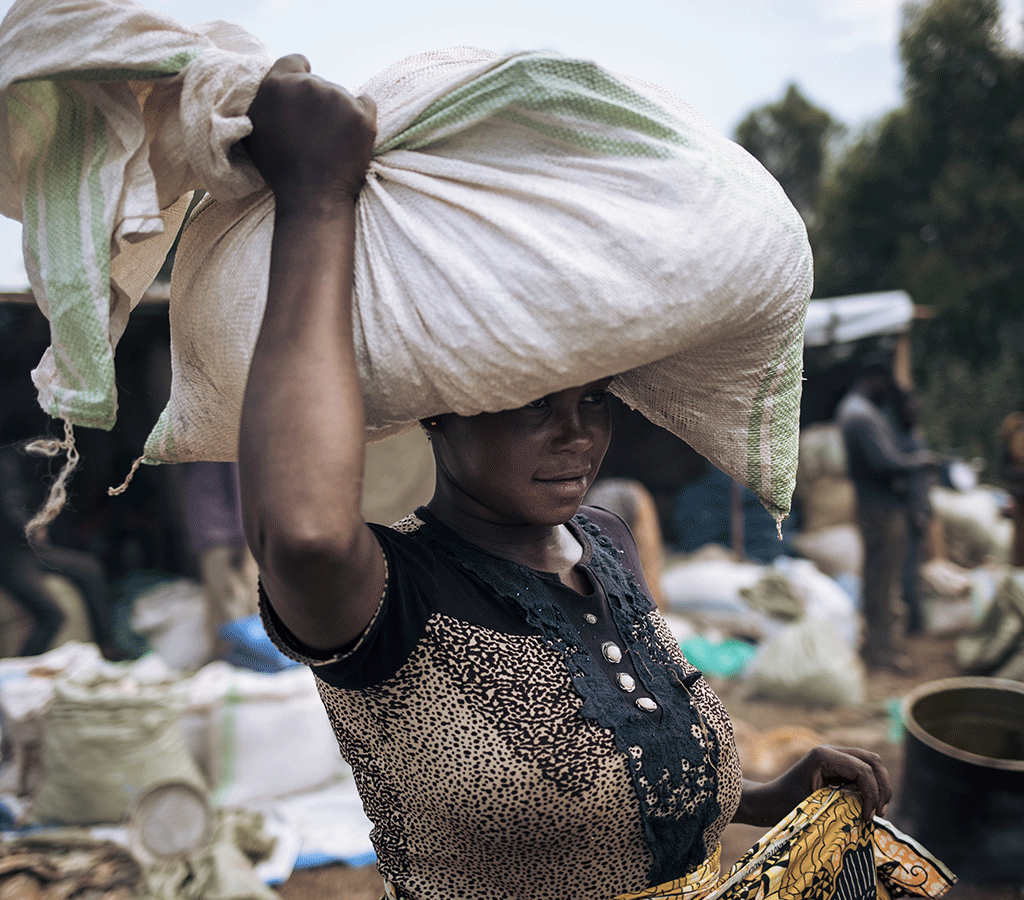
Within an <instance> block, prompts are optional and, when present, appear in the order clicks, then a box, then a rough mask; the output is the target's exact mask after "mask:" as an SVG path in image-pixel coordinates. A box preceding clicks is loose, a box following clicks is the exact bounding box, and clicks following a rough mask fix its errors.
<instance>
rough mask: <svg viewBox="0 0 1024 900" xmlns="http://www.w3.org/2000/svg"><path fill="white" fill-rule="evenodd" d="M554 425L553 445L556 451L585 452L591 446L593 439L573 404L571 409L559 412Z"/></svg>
mask: <svg viewBox="0 0 1024 900" xmlns="http://www.w3.org/2000/svg"><path fill="white" fill-rule="evenodd" d="M555 424H556V429H557V430H556V434H555V445H556V447H557V448H558V449H560V450H587V449H589V448H590V447H591V446H592V445H593V443H594V439H593V437H592V436H591V434H590V432H589V431H588V429H587V427H586V424H585V423H584V421H583V416H582V415H581V414H580V410H579V409H578V408H577V407H576V405H575V404H574V405H573V407H572V408H571V409H566V410H561V411H559V413H558V416H557V420H556V423H555Z"/></svg>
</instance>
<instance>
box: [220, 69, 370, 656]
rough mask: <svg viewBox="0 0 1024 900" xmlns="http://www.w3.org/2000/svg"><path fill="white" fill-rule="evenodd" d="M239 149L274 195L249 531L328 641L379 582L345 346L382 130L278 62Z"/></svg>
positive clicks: (255, 373)
mask: <svg viewBox="0 0 1024 900" xmlns="http://www.w3.org/2000/svg"><path fill="white" fill-rule="evenodd" d="M249 115H250V118H251V119H252V122H253V132H252V134H251V135H250V136H249V137H248V138H246V139H245V141H244V142H243V146H244V147H245V149H246V151H247V152H248V153H249V156H250V157H251V159H252V161H253V162H254V163H255V165H256V167H257V168H258V169H259V171H260V174H261V175H262V176H263V178H264V180H265V181H266V182H267V184H268V185H269V186H270V187H271V189H272V190H273V192H274V197H275V202H276V211H275V218H274V239H273V247H272V251H271V258H270V283H269V291H268V296H267V306H266V312H265V314H264V317H263V324H262V326H261V328H260V333H259V337H258V339H257V341H256V346H255V351H254V354H253V359H252V365H251V367H250V370H249V380H248V383H247V385H246V391H245V400H244V403H243V407H242V421H241V431H240V439H239V457H238V458H239V469H240V474H241V493H242V511H243V520H244V524H245V532H246V537H247V539H248V542H249V546H250V547H251V548H252V551H253V554H254V555H255V557H256V560H257V562H258V563H259V566H260V574H261V578H262V580H263V584H264V587H265V588H266V590H267V594H268V596H269V597H270V599H271V602H272V603H273V606H274V610H275V611H276V612H277V614H278V615H279V616H280V617H281V619H282V621H283V622H284V623H285V625H287V626H288V628H289V629H290V630H291V631H292V632H293V633H294V634H295V636H296V637H297V638H299V640H301V641H303V642H304V643H306V644H308V645H309V646H310V647H312V648H314V649H322V650H326V649H334V648H337V647H340V646H342V645H344V644H345V643H347V642H349V641H351V640H353V639H354V638H355V637H357V636H358V635H359V633H360V632H361V631H362V630H363V629H364V628H365V626H366V625H367V623H368V622H369V621H370V619H371V617H372V616H373V613H374V610H375V609H376V607H377V603H378V601H379V599H380V596H381V593H382V591H383V589H384V580H385V574H384V571H385V570H384V561H383V556H382V552H381V549H380V546H379V544H378V543H377V541H376V539H375V538H374V536H373V533H372V532H371V531H370V529H369V528H368V527H367V526H366V524H365V522H363V519H362V515H361V511H360V509H361V494H362V479H363V445H364V442H363V401H362V395H361V392H360V384H359V375H358V371H357V368H356V361H355V352H354V349H353V345H352V279H353V256H354V244H355V200H356V196H357V195H358V193H359V189H360V187H361V186H362V184H363V181H364V178H365V175H366V170H367V166H368V165H369V160H370V153H371V150H372V147H373V139H374V137H375V132H376V109H375V107H374V104H373V101H372V100H369V99H368V98H362V97H360V98H354V97H352V96H351V95H350V94H348V93H347V92H346V91H344V90H343V89H342V88H339V87H337V86H336V85H333V84H330V83H329V82H326V81H324V80H323V79H321V78H318V77H316V76H313V75H310V74H309V65H308V63H307V62H306V60H305V59H303V58H302V57H299V56H290V57H285V58H284V59H281V60H278V62H277V63H276V64H275V65H274V68H273V69H272V70H271V71H270V74H268V75H267V77H266V79H265V80H264V82H263V84H262V85H261V86H260V89H259V92H258V93H257V95H256V99H255V100H254V101H253V103H252V106H251V107H250V109H249Z"/></svg>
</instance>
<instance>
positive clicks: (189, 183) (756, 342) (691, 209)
mask: <svg viewBox="0 0 1024 900" xmlns="http://www.w3.org/2000/svg"><path fill="white" fill-rule="evenodd" d="M15 26H16V27H15ZM222 26H223V23H220V24H219V25H216V26H203V28H202V29H197V30H195V31H190V30H189V29H184V28H182V27H181V26H179V25H177V24H176V23H173V22H170V21H169V20H167V19H166V18H165V17H157V16H156V15H155V14H153V13H150V12H149V11H147V10H144V9H143V8H142V7H137V6H134V5H130V4H128V3H127V2H124V0H120V2H116V0H75V2H71V0H51V2H49V3H45V2H40V0H35V2H32V0H20V2H19V3H17V4H15V7H13V8H12V10H11V13H9V15H8V17H7V19H6V20H5V23H4V27H3V29H0V91H4V92H5V93H6V94H8V95H10V94H11V92H15V93H17V92H18V91H22V92H24V90H25V89H24V88H23V87H21V86H20V85H14V81H15V80H16V79H18V78H25V77H31V78H35V79H37V81H36V82H33V85H36V84H38V85H41V86H42V87H33V88H32V89H31V92H32V93H33V96H32V97H30V98H27V101H26V102H28V101H31V102H32V103H33V104H35V107H36V108H38V109H41V110H43V114H44V115H49V116H50V117H51V118H50V121H51V122H53V123H56V124H54V129H55V133H56V132H59V131H60V127H59V126H60V122H61V121H62V119H61V116H60V112H61V109H62V107H61V106H60V103H56V102H55V101H54V99H53V97H52V96H51V95H52V94H53V93H54V90H55V89H54V84H55V82H54V81H51V80H48V79H47V77H46V76H47V75H54V74H58V73H62V74H64V75H66V76H70V75H72V74H76V73H77V74H83V75H86V76H88V75H90V73H93V74H94V73H95V72H96V70H98V69H102V70H103V71H104V77H105V78H110V79H112V80H110V81H105V82H102V85H103V86H102V89H101V88H100V87H97V85H98V84H99V83H98V82H95V81H86V80H82V81H79V82H76V81H74V80H68V79H67V78H65V79H62V80H61V82H60V84H61V89H60V91H58V93H60V96H61V103H64V104H65V105H66V104H67V103H72V106H73V110H72V111H74V112H76V113H78V114H80V115H81V116H83V117H84V119H85V120H86V121H88V122H89V123H91V124H92V125H93V126H94V127H95V128H96V129H97V132H96V134H97V135H98V136H101V137H102V138H103V139H105V140H106V139H108V138H109V139H110V141H111V143H112V144H116V145H117V148H118V153H117V154H113V153H112V154H110V159H112V160H113V162H112V163H110V164H109V165H108V166H107V168H105V169H103V170H102V171H96V172H93V171H91V170H89V177H90V179H91V180H90V181H89V182H88V184H89V185H91V186H93V187H97V189H98V190H99V193H100V194H101V195H102V199H103V202H98V201H96V202H93V201H95V198H92V199H90V203H92V204H93V205H92V206H90V205H89V203H85V202H84V201H85V198H86V197H91V196H92V195H89V194H88V191H87V189H86V186H83V185H85V182H83V181H81V180H80V176H81V174H82V172H83V171H86V170H88V165H86V164H85V163H86V160H85V158H84V156H83V157H82V158H78V157H75V158H69V156H68V153H64V154H51V155H47V151H48V150H49V149H52V148H51V146H50V144H48V143H46V141H43V142H42V145H40V144H37V143H33V139H32V137H31V135H29V134H27V133H26V129H25V128H23V127H22V126H21V125H20V124H19V120H18V119H17V117H12V118H11V121H12V123H13V125H12V127H13V129H14V130H13V131H12V133H11V134H9V135H4V134H0V138H4V140H3V141H0V172H3V173H5V177H6V181H3V180H0V194H2V195H3V197H2V198H0V210H2V211H4V212H5V213H6V214H8V215H12V216H15V217H21V216H22V215H23V206H24V204H25V202H26V201H27V200H32V201H35V202H36V205H35V206H33V207H32V209H33V216H35V215H36V214H37V213H39V214H40V215H42V216H43V220H42V221H43V224H44V225H45V226H47V227H49V225H50V224H51V223H50V221H49V220H48V219H47V218H46V217H47V216H51V214H52V215H53V217H54V221H56V220H57V219H59V220H60V221H68V222H72V223H76V225H77V231H76V232H75V234H76V238H77V240H76V241H73V242H72V244H73V246H71V245H68V246H64V247H61V246H58V245H57V244H53V243H48V242H40V241H39V239H38V230H37V233H35V236H34V238H33V237H32V236H31V235H29V236H28V237H27V239H26V248H31V249H32V251H33V253H35V254H36V256H33V259H32V262H31V264H28V263H27V266H28V270H29V273H30V277H32V283H33V289H34V290H35V289H36V288H37V285H38V286H39V287H40V288H41V289H43V291H44V296H45V298H46V299H45V301H44V300H40V305H41V306H42V307H43V308H44V311H49V312H53V311H54V310H56V308H57V307H58V306H60V307H67V306H69V305H70V307H71V308H74V309H75V310H76V311H78V309H79V307H81V308H82V310H84V314H85V318H86V320H87V321H88V322H89V325H90V332H89V333H90V335H91V337H90V341H91V342H87V343H86V344H85V345H84V348H83V347H81V346H78V345H79V344H80V343H81V340H80V337H81V336H80V335H78V334H77V333H76V332H75V327H76V326H74V325H70V324H69V322H70V321H71V320H69V319H68V318H67V317H66V316H63V315H61V316H56V315H54V316H53V317H52V322H53V329H52V331H53V332H54V335H53V338H52V345H53V347H52V349H53V351H54V354H55V355H56V356H57V357H59V360H60V364H59V365H58V364H57V363H56V362H53V361H52V360H51V361H50V362H49V363H47V362H46V361H44V363H46V364H45V365H41V367H40V369H39V370H37V373H36V380H37V384H39V386H40V398H41V401H42V402H43V403H44V406H45V408H47V410H48V411H50V412H51V413H55V414H58V415H61V416H62V417H64V418H65V419H67V420H68V421H72V422H83V423H88V424H99V425H104V427H109V423H110V419H111V414H112V409H113V401H112V397H113V384H112V379H111V377H110V373H111V372H112V353H113V346H114V344H116V341H117V338H118V336H119V335H120V332H121V331H122V330H123V327H124V321H125V319H126V316H127V311H128V309H130V308H131V306H132V304H133V303H134V302H135V300H136V299H137V297H138V296H139V295H140V294H141V292H142V289H143V288H144V286H145V283H146V278H147V277H151V274H152V272H153V271H155V269H154V268H153V263H154V260H159V258H160V256H161V252H162V250H163V249H165V246H166V242H167V235H168V234H170V232H171V231H173V228H174V224H175V223H176V221H177V220H178V219H179V218H180V215H181V208H182V203H183V202H184V201H185V199H187V197H185V196H184V195H185V194H186V192H187V191H188V190H190V189H192V188H196V187H204V188H206V189H207V190H209V191H210V193H211V194H212V195H213V196H214V197H215V198H217V200H216V202H214V203H212V204H211V205H209V206H207V207H205V208H204V209H203V210H202V211H201V212H199V213H197V215H196V216H195V217H194V219H193V220H192V223H191V224H190V225H189V227H188V229H187V230H186V232H185V235H184V238H183V242H182V246H181V247H180V249H179V254H180V255H179V259H178V265H177V266H176V271H175V275H174V279H173V284H172V298H171V316H172V328H173V331H174V335H173V338H172V339H173V341H174V358H175V363H174V383H173V387H172V399H171V402H170V404H169V406H168V408H167V410H166V411H165V413H164V415H163V416H162V417H161V419H160V422H159V424H158V426H157V427H156V428H155V429H154V432H153V435H152V436H151V438H150V440H149V441H148V442H147V447H146V455H147V458H148V460H149V461H151V462H153V461H160V460H163V461H175V460H186V459H231V458H233V457H234V454H235V444H236V437H237V423H238V412H239V403H240V400H241V395H242V389H243V386H244V381H245V375H246V372H247V369H248V365H249V358H250V356H249V355H250V353H251V348H252V343H253V339H254V337H255V333H256V330H257V329H258V327H259V323H260V318H261V315H262V309H263V304H264V302H265V283H266V269H267V264H268V257H269V241H270V232H271V227H272V226H271V219H270V216H271V212H272V200H271V198H270V197H269V196H268V195H266V193H261V192H258V191H257V192H256V193H253V192H252V189H249V188H248V186H249V185H251V184H252V180H253V178H254V177H255V175H254V170H253V169H252V167H251V165H250V164H248V163H247V161H246V160H245V159H244V154H242V153H239V152H237V151H236V150H234V149H232V148H233V142H234V141H237V140H238V139H239V138H240V137H242V136H243V135H244V134H245V133H246V132H247V131H248V129H249V127H250V126H249V122H248V119H247V118H246V117H245V111H246V110H247V108H248V103H249V101H250V100H251V97H252V95H253V94H254V92H255V90H256V86H257V85H258V82H259V78H260V77H261V75H262V73H263V72H264V71H265V70H266V66H267V65H268V60H267V57H266V54H265V51H264V50H263V48H262V47H260V46H259V44H258V42H256V41H255V40H254V39H253V38H251V36H249V35H246V34H244V32H241V31H240V29H234V30H231V29H230V28H229V27H227V26H223V27H222ZM165 36H166V41H164V43H162V41H163V39H164V37H165ZM23 48H30V51H26V50H25V49H23ZM31 48H38V49H39V54H41V55H42V56H43V57H45V65H43V66H40V65H39V64H37V63H36V61H35V56H34V55H33V52H31ZM119 60H121V61H123V60H130V61H131V66H130V67H129V68H130V71H129V72H128V73H127V74H128V75H130V78H129V77H126V78H125V80H124V81H118V78H119V77H120V76H119V74H118V73H117V72H116V71H111V70H112V69H117V68H118V66H119ZM175 60H176V61H177V66H178V68H177V69H175V68H174V66H173V65H172V63H173V62H174V61H175ZM172 71H173V72H176V73H177V74H170V73H171V72H172ZM47 86H48V87H47ZM150 88H152V90H151V91H150ZM364 90H365V92H366V93H369V94H370V95H371V96H373V97H374V98H375V100H376V102H377V107H378V111H379V131H378V134H379V137H378V143H377V148H376V151H375V152H376V155H375V158H374V161H373V163H372V164H371V169H370V172H369V176H368V179H367V185H366V188H365V189H364V190H363V192H362V194H361V196H360V200H359V209H358V234H357V260H356V285H355V287H356V292H355V293H356V296H355V300H356V309H355V313H354V318H355V326H356V335H357V350H358V356H359V366H360V374H361V377H362V379H363V387H364V393H365V395H366V409H367V416H368V426H369V431H370V435H371V436H379V435H384V434H387V433H389V432H392V431H395V430H399V429H401V428H402V427H405V426H406V425H408V424H409V423H410V422H412V421H414V420H415V419H417V418H420V417H423V416H427V415H434V414H438V413H443V412H447V411H454V412H458V413H463V414H471V413H475V412H480V411H483V410H497V409H502V408H509V407H515V406H518V405H521V404H522V403H524V402H527V401H529V400H531V399H534V398H535V397H537V396H541V395H543V394H546V393H548V392H550V391H553V390H557V389H559V388H563V387H567V386H570V385H574V384H578V383H582V382H585V381H587V380H590V379H594V378H597V377H601V376H604V375H611V374H615V373H624V374H622V375H620V377H618V378H616V380H615V383H614V384H613V386H612V389H613V390H614V391H615V392H616V393H617V394H618V395H619V396H620V397H622V398H623V399H624V400H625V401H626V402H627V403H629V404H630V405H632V406H635V407H636V408H638V409H640V410H641V411H642V412H644V414H645V415H647V416H648V417H650V418H651V419H652V420H654V421H655V422H657V423H658V424H661V425H664V426H665V427H667V428H669V429H670V430H672V431H673V432H675V433H676V434H678V435H680V436H681V437H683V438H684V439H685V440H686V441H688V442H689V443H690V444H691V445H692V446H694V447H695V448H696V449H697V450H699V451H700V452H702V453H703V454H704V455H705V456H707V457H708V458H709V459H710V460H711V461H712V462H714V463H715V464H716V465H718V466H719V467H720V468H721V469H723V470H724V471H725V472H726V473H727V474H729V475H730V476H732V477H734V478H736V479H737V480H739V481H740V482H741V483H743V484H746V485H748V486H749V487H751V488H752V489H753V490H754V491H755V492H756V493H757V494H758V495H759V496H760V497H761V499H762V500H763V502H765V504H766V506H768V508H769V509H770V510H771V511H772V512H774V513H776V514H781V513H784V512H785V511H786V510H787V509H788V507H789V502H790V495H791V493H792V485H793V477H794V472H795V468H796V437H797V435H796V426H797V414H798V409H799V396H800V370H801V364H802V360H801V356H802V354H801V350H802V341H803V316H804V311H805V307H806V301H807V297H808V294H809V291H810V285H811V258H810V251H809V246H808V243H807V238H806V233H805V229H804V226H803V223H802V221H801V219H800V217H799V215H798V214H797V213H796V211H795V210H794V209H793V207H792V205H791V204H790V203H789V202H788V200H787V199H786V197H785V195H784V194H783V192H782V190H781V188H780V187H779V186H778V184H777V183H776V182H775V181H774V179H772V178H771V176H770V175H768V174H767V172H765V171H764V169H763V168H762V167H761V166H760V165H759V164H758V163H757V162H756V161H755V160H753V158H752V157H750V156H749V155H748V154H747V153H746V152H745V151H743V150H742V149H741V148H740V147H738V146H737V145H735V144H733V143H732V142H730V141H728V140H726V139H725V138H723V137H721V136H720V135H718V134H716V133H714V131H713V130H712V129H711V128H710V127H709V126H708V125H707V123H706V122H705V121H704V120H703V119H702V118H701V117H700V116H699V115H697V114H696V113H695V112H694V111H693V110H692V109H691V108H690V107H689V106H688V105H687V104H685V103H684V102H683V101H681V100H678V99H676V98H673V97H671V96H670V95H668V94H667V93H665V92H664V91H661V90H660V89H658V88H655V87H652V86H650V85H643V84H640V83H639V82H636V81H633V80H631V79H628V78H623V77H619V76H615V75H612V74H610V73H607V72H605V71H604V70H602V69H600V68H599V67H597V66H595V65H592V64H590V63H586V62H581V61H577V60H568V59H564V58H561V57H558V56H555V55H553V54H547V53H535V54H519V55H513V56H510V57H499V56H496V55H494V54H490V53H485V52H483V51H477V50H469V49H465V48H462V49H456V50H450V51H443V52H438V53H429V54H424V55H421V56H418V57H413V58H411V59H409V60H406V61H404V62H402V63H399V64H398V65H396V66H393V67H392V68H390V69H388V70H387V71H386V72H384V73H382V74H381V75H380V76H378V77H377V78H375V79H373V80H372V81H371V82H370V83H369V84H368V85H366V86H365V88H364ZM61 92H63V93H61ZM65 93H66V94H67V95H68V96H70V97H71V98H72V100H67V99H66V98H65V96H64V94H65ZM19 129H20V130H19ZM115 138H116V140H115ZM76 146H77V145H76ZM26 148H27V149H26ZM71 155H72V156H74V154H73V153H72V154H71ZM81 155H82V154H80V156H81ZM51 156H52V158H51ZM37 162H38V163H39V164H40V165H42V166H44V168H45V167H52V166H57V170H55V171H51V170H50V169H49V168H48V169H47V171H46V178H47V179H48V183H49V184H51V185H53V184H61V183H63V186H64V188H65V190H63V191H60V190H58V191H52V190H51V191H50V193H49V194H48V197H49V198H50V200H51V201H52V200H56V202H57V205H58V206H60V207H61V208H60V209H59V210H56V211H54V210H51V209H49V208H48V207H46V206H45V205H44V206H43V207H40V206H39V203H38V201H39V198H38V196H36V195H35V194H33V189H32V186H31V183H30V182H32V179H31V178H30V177H29V173H30V172H32V171H35V169H34V168H33V166H34V165H35V164H36V163H37ZM61 166H62V167H63V168H60V167H61ZM61 179H63V182H61ZM257 183H258V179H257ZM62 204H63V205H62ZM93 213H95V215H94V216H93V217H92V218H90V216H92V215H93ZM101 213H102V214H101ZM58 214H59V215H58ZM161 216H163V217H164V218H166V219H167V222H166V223H163V222H162V220H161ZM30 219H31V221H35V220H34V219H32V217H25V220H26V222H29V221H30ZM33 227H35V226H33ZM72 230H74V229H72ZM28 231H29V229H28V228H27V229H26V232H28ZM46 234H47V235H48V237H49V236H53V237H59V235H58V232H57V231H56V230H54V229H52V228H51V229H50V230H48V231H46ZM84 234H88V236H89V238H90V240H88V241H85V242H84V244H83V240H82V239H81V236H82V235H84ZM106 239H112V240H113V257H112V259H111V260H109V261H108V262H106V263H105V262H104V257H103V254H104V253H106V248H107V247H108V246H109V242H108V240H106ZM128 239H130V240H132V241H134V242H135V243H128ZM154 248H155V249H154ZM40 253H42V254H43V255H44V256H46V258H47V259H50V258H51V257H53V258H58V257H59V258H60V259H61V260H80V261H81V263H80V264H78V268H79V269H80V270H81V271H80V272H78V274H79V275H80V276H81V277H80V278H79V279H78V280H77V281H75V280H74V279H68V278H64V279H63V280H58V282H57V283H53V284H49V283H46V278H45V277H43V275H41V274H40V273H41V272H43V270H45V269H46V266H41V265H40V264H39V259H38V258H37V256H38V254H40ZM47 254H49V256H47ZM29 255H31V254H29ZM105 264H106V265H109V267H110V269H109V277H108V275H107V270H106V269H105V268H104V265H105ZM44 274H45V273H44ZM79 285H87V286H88V289H82V291H81V295H79V294H76V292H75V291H76V290H77V289H78V288H77V286H79ZM126 285H127V286H126ZM140 285H141V287H140ZM76 304H77V306H76ZM111 307H112V308H111ZM108 311H109V316H108V315H107V314H108ZM108 318H109V321H108ZM97 323H99V326H100V331H101V333H100V334H99V337H97V336H96V331H97V327H96V325H97ZM69 329H70V332H69ZM103 329H105V330H103ZM72 347H77V350H76V352H75V353H71V354H70V355H68V354H66V353H64V351H65V350H68V349H69V348H72ZM94 380H95V381H96V382H97V383H96V384H94V383H93V382H94ZM44 386H45V387H46V390H45V391H44ZM81 398H85V400H87V401H88V402H85V401H83V404H82V405H81V406H79V405H76V403H77V400H78V399H81ZM104 398H105V399H106V400H107V401H109V402H106V403H105V402H104ZM73 401H75V402H73Z"/></svg>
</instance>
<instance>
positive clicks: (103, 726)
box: [30, 682, 206, 825]
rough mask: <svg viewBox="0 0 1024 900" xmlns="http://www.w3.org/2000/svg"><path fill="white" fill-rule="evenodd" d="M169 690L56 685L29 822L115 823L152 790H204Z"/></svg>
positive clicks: (177, 705)
mask: <svg viewBox="0 0 1024 900" xmlns="http://www.w3.org/2000/svg"><path fill="white" fill-rule="evenodd" d="M180 711H181V701H180V698H179V697H178V696H177V695H176V694H175V693H174V691H173V689H172V688H167V687H164V686H159V685H153V686H146V687H139V686H132V687H125V686H118V685H113V684H112V685H107V686H104V687H97V686H92V685H79V684H74V683H71V682H65V683H62V684H59V685H58V686H57V690H56V698H55V700H54V702H53V704H52V706H51V707H50V709H49V711H48V712H47V715H46V726H45V729H44V732H43V769H44V771H45V777H44V781H43V785H42V787H41V788H40V790H39V793H38V795H37V796H36V798H35V799H34V801H33V803H32V807H31V810H30V818H31V820H32V821H36V822H41V823H44V824H53V825H102V824H117V823H119V822H122V821H123V820H124V819H125V818H126V817H127V815H128V812H129V810H130V809H131V805H132V803H133V801H134V799H135V798H136V797H137V796H138V795H139V794H140V793H141V792H142V791H143V790H145V789H146V788H147V787H150V786H152V785H154V784H157V783H160V782H164V781H185V782H187V783H189V784H192V785H194V786H195V787H197V788H199V789H200V790H205V788H206V784H205V782H204V780H203V777H202V775H201V774H200V773H199V769H198V767H197V766H196V764H195V762H194V760H193V759H192V757H191V755H190V754H189V751H188V749H187V747H186V746H185V739H184V737H183V736H182V732H181V726H180V724H179V715H180Z"/></svg>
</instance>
